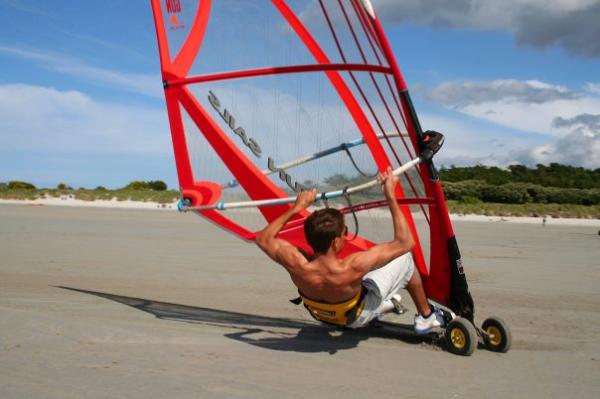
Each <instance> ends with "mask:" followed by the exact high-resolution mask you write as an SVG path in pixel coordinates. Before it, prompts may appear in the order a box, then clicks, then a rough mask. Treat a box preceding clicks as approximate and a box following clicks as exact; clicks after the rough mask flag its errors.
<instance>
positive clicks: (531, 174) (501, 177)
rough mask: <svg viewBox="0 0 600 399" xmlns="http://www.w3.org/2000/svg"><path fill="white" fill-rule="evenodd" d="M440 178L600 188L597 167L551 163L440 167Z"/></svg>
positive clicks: (599, 170)
mask: <svg viewBox="0 0 600 399" xmlns="http://www.w3.org/2000/svg"><path fill="white" fill-rule="evenodd" d="M439 172H440V178H441V179H442V181H443V182H461V181H466V180H480V181H483V182H485V183H487V184H488V185H494V186H499V185H503V184H507V183H532V184H535V185H539V186H543V187H559V188H579V189H594V188H595V189H599V188H600V169H585V168H582V167H576V166H569V165H561V164H558V163H551V164H550V165H548V166H546V165H537V166H536V167H535V168H528V167H526V166H523V165H510V166H509V167H508V168H507V169H501V168H498V167H494V166H482V165H478V166H470V167H455V166H452V167H450V168H441V169H440V171H439Z"/></svg>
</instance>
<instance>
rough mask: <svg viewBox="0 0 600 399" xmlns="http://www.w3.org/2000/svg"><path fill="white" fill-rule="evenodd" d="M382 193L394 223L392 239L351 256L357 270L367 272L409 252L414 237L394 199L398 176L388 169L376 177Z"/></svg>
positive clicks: (353, 265)
mask: <svg viewBox="0 0 600 399" xmlns="http://www.w3.org/2000/svg"><path fill="white" fill-rule="evenodd" d="M378 179H379V181H380V183H381V188H382V190H383V193H384V194H385V197H386V199H387V200H388V205H389V208H390V213H391V214H392V223H393V225H394V239H393V240H392V241H390V242H385V243H382V244H378V245H375V246H373V247H371V248H370V249H368V250H367V251H364V252H360V253H358V254H356V255H355V256H353V258H352V260H351V265H352V267H353V268H354V269H357V270H358V271H359V272H364V273H366V272H369V271H371V270H374V269H377V268H379V267H381V266H384V265H385V264H387V263H389V262H391V261H392V260H393V259H395V258H397V257H399V256H401V255H404V254H405V253H407V252H409V251H410V250H411V249H412V247H413V245H414V239H413V236H412V234H411V232H410V228H409V227H408V223H407V221H406V219H405V218H404V215H403V214H402V211H401V210H400V207H399V206H398V202H397V201H396V194H395V193H396V185H397V184H398V178H397V177H396V176H394V174H393V173H392V169H391V168H388V170H387V171H386V172H384V173H382V174H381V175H379V177H378Z"/></svg>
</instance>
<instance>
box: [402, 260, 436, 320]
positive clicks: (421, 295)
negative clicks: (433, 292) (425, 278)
mask: <svg viewBox="0 0 600 399" xmlns="http://www.w3.org/2000/svg"><path fill="white" fill-rule="evenodd" d="M406 290H407V291H408V293H409V294H410V297H411V298H412V300H413V302H414V303H415V306H416V307H417V312H419V314H420V315H421V316H423V317H428V316H429V315H430V314H431V307H430V306H429V302H427V297H426V296H425V290H424V289H423V282H422V281H421V274H420V273H419V270H417V269H416V268H415V272H414V273H413V275H412V277H411V278H410V280H409V281H408V284H406Z"/></svg>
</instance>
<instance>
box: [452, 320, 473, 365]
mask: <svg viewBox="0 0 600 399" xmlns="http://www.w3.org/2000/svg"><path fill="white" fill-rule="evenodd" d="M446 343H447V344H448V350H449V351H450V352H451V353H454V354H455V355H461V356H470V355H471V354H472V353H473V351H475V348H476V347H477V330H476V329H475V326H474V325H473V324H472V323H471V322H470V321H469V320H467V319H465V318H462V317H456V318H454V319H453V320H452V321H451V322H450V323H448V326H447V327H446Z"/></svg>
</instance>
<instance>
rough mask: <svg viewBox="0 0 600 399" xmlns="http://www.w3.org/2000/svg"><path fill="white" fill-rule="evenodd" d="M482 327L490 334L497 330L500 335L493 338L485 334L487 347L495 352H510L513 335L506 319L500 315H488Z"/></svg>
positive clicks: (484, 338) (484, 340) (484, 339)
mask: <svg viewBox="0 0 600 399" xmlns="http://www.w3.org/2000/svg"><path fill="white" fill-rule="evenodd" d="M481 329H482V330H483V331H485V332H487V333H488V334H489V333H491V332H495V333H496V334H497V335H498V336H496V337H494V338H492V339H490V338H488V337H486V336H485V335H484V337H483V342H484V343H485V347H486V348H487V349H489V350H491V351H493V352H501V353H506V352H508V350H509V349H510V345H511V343H512V336H511V334H510V329H509V328H508V325H507V324H506V323H505V322H504V320H502V319H501V318H499V317H488V318H487V319H485V321H484V322H483V324H482V325H481ZM490 330H493V331H490ZM497 338H499V339H497Z"/></svg>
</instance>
